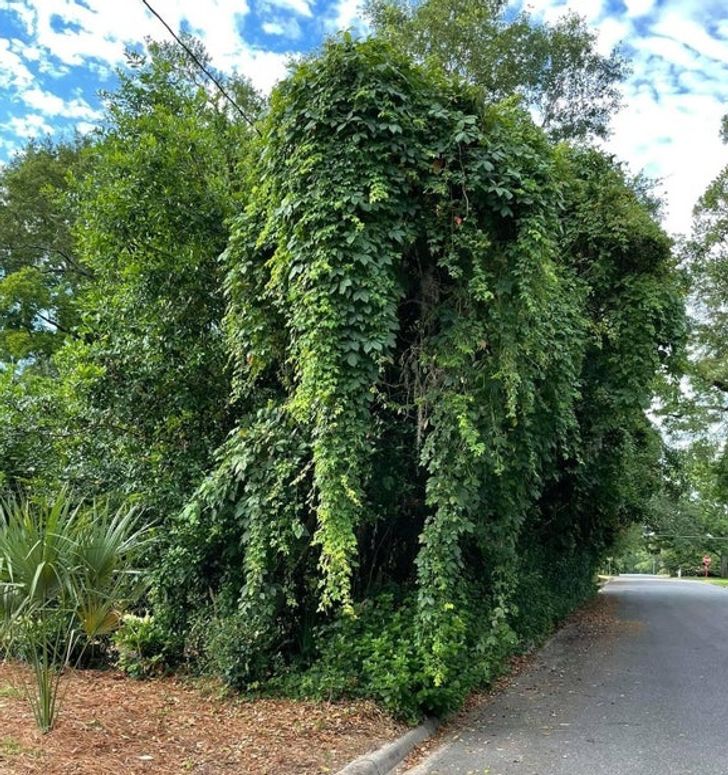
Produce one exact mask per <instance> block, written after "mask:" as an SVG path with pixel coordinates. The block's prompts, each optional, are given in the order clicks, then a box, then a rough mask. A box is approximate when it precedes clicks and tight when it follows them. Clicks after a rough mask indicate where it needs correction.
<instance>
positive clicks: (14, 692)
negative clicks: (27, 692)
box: [0, 684, 23, 700]
mask: <svg viewBox="0 0 728 775" xmlns="http://www.w3.org/2000/svg"><path fill="white" fill-rule="evenodd" d="M22 696H23V692H22V691H21V690H20V689H18V688H17V686H12V685H11V684H0V700H16V699H20V698H22Z"/></svg>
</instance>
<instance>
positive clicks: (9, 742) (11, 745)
mask: <svg viewBox="0 0 728 775" xmlns="http://www.w3.org/2000/svg"><path fill="white" fill-rule="evenodd" d="M26 751H27V749H26V748H25V747H24V746H23V745H22V744H21V743H19V742H18V741H17V740H16V739H15V738H14V737H10V736H9V735H6V736H5V737H2V738H0V756H19V755H20V754H21V753H26Z"/></svg>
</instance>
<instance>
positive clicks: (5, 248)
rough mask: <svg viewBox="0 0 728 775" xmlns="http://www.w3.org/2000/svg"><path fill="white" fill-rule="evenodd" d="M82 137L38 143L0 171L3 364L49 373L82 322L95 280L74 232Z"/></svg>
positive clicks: (0, 346) (0, 338)
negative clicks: (82, 306) (85, 294)
mask: <svg viewBox="0 0 728 775" xmlns="http://www.w3.org/2000/svg"><path fill="white" fill-rule="evenodd" d="M90 142H91V141H90V140H89V139H88V138H82V137H80V136H78V137H75V138H74V139H73V140H71V141H60V142H57V143H55V142H53V141H52V140H51V139H50V138H48V139H46V140H43V141H31V142H30V143H29V144H28V145H27V146H26V147H25V148H23V149H22V150H21V151H20V152H19V153H17V154H16V155H15V157H14V158H13V159H12V160H11V161H10V163H9V164H8V165H7V166H5V167H3V168H2V170H0V361H2V363H4V364H5V365H6V366H9V365H10V364H16V363H18V362H23V363H24V364H25V365H30V364H32V365H34V366H35V367H36V370H48V368H49V359H50V356H51V355H52V354H53V353H54V352H55V351H56V350H58V349H59V348H60V347H61V346H62V345H63V343H64V342H65V341H66V338H67V337H68V336H69V334H70V333H71V332H72V331H73V329H74V328H75V326H76V324H77V322H78V313H77V311H76V309H75V307H74V299H75V297H76V295H77V293H78V291H79V289H80V288H83V287H84V286H85V285H87V284H88V281H89V279H90V278H91V276H92V273H91V271H90V270H89V269H88V267H86V266H84V264H83V262H82V261H81V260H80V259H79V257H78V255H77V251H76V246H75V245H74V242H73V237H72V235H71V229H72V227H73V224H74V222H75V218H76V214H75V205H76V202H75V201H74V198H73V196H71V195H70V185H71V179H72V177H73V176H74V175H80V174H83V173H82V171H83V168H84V163H85V155H84V151H85V149H87V148H88V147H89V145H90Z"/></svg>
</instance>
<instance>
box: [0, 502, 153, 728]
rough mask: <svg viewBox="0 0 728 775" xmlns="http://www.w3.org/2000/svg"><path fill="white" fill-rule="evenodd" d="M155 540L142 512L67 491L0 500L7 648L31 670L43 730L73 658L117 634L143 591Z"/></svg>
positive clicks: (1, 613) (0, 631)
mask: <svg viewBox="0 0 728 775" xmlns="http://www.w3.org/2000/svg"><path fill="white" fill-rule="evenodd" d="M150 540H151V534H150V531H149V529H148V527H145V526H140V525H139V514H138V511H137V510H135V509H129V508H122V509H120V510H117V511H114V510H112V509H111V508H110V507H109V504H108V503H107V502H101V501H95V502H92V503H89V504H83V503H79V502H74V500H73V499H72V498H71V497H70V495H69V494H68V493H67V492H66V491H62V492H61V493H59V494H58V495H57V496H56V497H55V498H54V499H52V500H45V501H43V500H41V501H31V500H22V501H21V500H9V501H6V502H4V503H0V651H2V652H3V653H4V654H5V656H6V657H10V658H15V659H19V660H21V661H23V662H26V663H27V664H28V665H29V666H30V667H31V669H32V675H33V678H34V680H33V682H32V684H31V685H29V686H26V687H24V688H25V689H26V695H27V697H28V699H29V701H30V703H31V706H32V708H33V713H34V715H35V718H36V722H37V724H38V727H39V728H40V729H41V730H42V731H43V732H47V731H49V730H50V729H51V728H52V726H53V723H54V720H55V717H56V714H57V711H58V700H59V691H58V690H59V685H60V683H59V682H60V678H61V674H62V671H63V669H64V668H65V667H67V666H68V665H69V662H70V660H71V655H72V654H76V655H77V660H78V659H80V655H82V654H83V650H84V649H85V647H86V646H87V645H88V644H89V643H91V642H93V640H94V639H96V638H98V637H100V636H102V635H106V634H108V633H110V632H111V631H113V630H114V629H115V628H116V627H117V625H118V623H119V621H120V617H121V613H122V612H123V610H124V609H125V608H126V607H128V605H129V604H130V603H132V602H133V601H134V599H136V598H137V597H138V596H139V594H140V593H141V592H142V591H143V588H144V584H143V582H142V579H141V575H140V572H139V571H138V570H136V569H135V568H134V566H135V563H136V560H137V559H138V557H139V555H140V552H141V551H142V550H143V549H145V548H146V547H147V546H148V543H149V541H150Z"/></svg>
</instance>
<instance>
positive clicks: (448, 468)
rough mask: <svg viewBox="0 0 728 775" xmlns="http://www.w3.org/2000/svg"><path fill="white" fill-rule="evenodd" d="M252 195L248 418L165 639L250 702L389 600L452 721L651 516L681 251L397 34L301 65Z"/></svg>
mask: <svg viewBox="0 0 728 775" xmlns="http://www.w3.org/2000/svg"><path fill="white" fill-rule="evenodd" d="M242 174H245V175H246V176H247V179H248V183H249V192H250V193H249V197H248V201H247V206H246V208H245V210H244V212H243V213H242V214H241V215H240V216H239V217H238V218H237V220H236V221H235V223H234V227H233V236H232V239H231V242H230V244H229V247H228V249H227V251H226V253H225V254H224V260H225V262H226V265H227V267H228V271H229V274H228V278H227V282H226V290H227V295H228V303H229V307H228V312H227V316H226V320H225V327H226V331H227V336H228V342H229V347H230V352H231V354H232V359H233V363H234V366H235V370H236V377H235V391H236V394H235V396H234V400H235V401H236V402H237V403H238V405H239V407H240V408H241V411H242V412H243V414H244V415H245V417H246V419H245V421H244V422H242V423H241V424H240V427H239V428H238V429H237V430H236V431H235V432H234V434H233V435H232V436H231V438H230V439H229V441H228V442H227V444H226V445H225V446H224V447H223V448H222V449H221V450H220V453H219V468H218V469H217V470H216V471H215V472H213V473H212V474H211V475H210V477H209V478H208V479H207V480H206V481H205V482H204V483H203V484H202V486H201V487H200V489H199V491H198V493H197V496H196V497H195V499H194V500H193V501H192V502H191V503H190V504H189V505H188V507H187V508H186V509H185V511H184V512H183V514H182V515H181V516H180V518H179V519H178V521H177V524H176V528H175V530H174V531H173V535H172V537H171V541H170V549H169V551H168V553H167V557H166V560H165V563H164V567H163V570H162V573H161V577H160V583H159V596H160V602H161V603H163V606H164V608H165V610H166V617H167V621H168V624H169V627H170V629H173V630H174V631H175V632H180V633H187V635H186V637H187V642H188V647H189V639H190V635H189V633H190V632H193V631H194V629H195V621H197V622H198V623H199V622H202V623H203V624H202V629H208V627H209V629H210V631H211V632H212V631H214V632H216V633H217V635H216V637H217V641H216V643H217V646H218V647H219V648H220V649H222V650H224V648H228V649H229V650H231V658H230V660H229V662H228V668H229V669H228V670H227V672H229V673H230V675H229V676H228V677H229V678H230V679H231V680H234V681H235V682H237V683H242V684H250V683H251V682H255V681H259V680H260V679H261V678H266V677H270V675H271V673H274V672H276V671H278V672H279V673H280V670H279V668H281V667H282V666H285V665H292V664H294V663H296V660H301V661H302V662H303V663H305V662H306V660H308V663H309V664H310V663H311V662H312V661H314V662H315V659H316V655H317V654H318V655H320V654H321V653H322V651H325V646H324V645H322V642H321V639H322V638H324V639H325V637H326V635H325V633H326V632H330V630H327V629H326V627H327V626H329V625H330V623H331V622H332V621H333V622H336V621H340V622H344V623H345V622H346V621H348V622H349V623H350V624H349V625H346V624H343V625H342V626H351V627H353V628H354V629H356V626H357V625H356V624H355V622H356V621H358V619H357V617H362V616H364V615H365V612H366V606H367V605H369V604H370V603H369V602H368V601H372V600H375V599H377V596H378V595H381V594H382V591H383V590H392V589H395V590H397V591H396V593H395V594H394V598H393V601H394V602H392V603H391V606H392V610H393V611H395V612H396V611H399V613H398V614H396V616H399V617H400V618H399V619H397V621H400V620H401V618H402V617H403V616H404V617H405V618H406V622H407V628H406V636H404V637H406V638H408V639H410V642H409V645H408V651H407V655H408V656H407V659H408V660H409V661H410V662H411V663H412V664H413V665H416V667H415V668H413V669H412V672H411V673H408V678H407V681H409V682H410V683H409V690H410V691H411V692H412V694H413V696H415V697H416V698H417V700H416V702H417V705H418V707H419V708H421V709H427V710H443V709H446V708H448V707H452V706H453V705H454V704H456V703H457V702H458V701H459V699H461V698H462V696H463V694H464V692H466V691H467V689H468V688H469V687H470V686H472V685H474V684H476V683H478V682H479V681H482V680H487V678H488V677H489V676H490V675H491V673H492V666H493V664H494V662H496V661H497V660H498V659H499V658H501V657H502V656H503V655H504V654H505V653H507V652H508V650H509V649H511V648H512V647H513V644H514V643H515V642H516V640H517V639H518V638H521V639H523V638H524V637H526V636H537V635H538V633H539V632H542V631H543V630H545V629H546V628H547V627H548V626H550V625H551V623H552V621H553V619H554V618H556V617H557V616H559V615H563V614H564V613H565V612H566V611H567V610H568V608H569V606H571V605H573V604H574V603H575V602H576V601H577V599H578V598H579V596H580V595H582V594H583V593H584V592H585V590H587V589H588V587H589V585H590V582H591V576H592V574H593V570H594V567H595V563H596V561H597V560H598V558H599V556H600V554H601V553H602V552H603V551H604V550H605V548H606V547H607V546H608V545H609V542H610V541H611V540H612V538H613V537H614V536H615V535H616V533H617V532H618V531H619V529H620V528H621V527H622V526H623V525H625V524H627V523H628V522H629V521H630V520H632V519H634V518H636V517H638V516H639V509H640V508H641V507H642V505H643V503H644V500H643V499H644V497H645V494H646V491H647V490H648V489H649V483H650V475H651V472H654V470H655V469H656V463H657V455H658V452H659V445H658V443H657V442H656V439H655V436H654V432H653V431H652V430H651V428H650V426H649V424H648V422H647V420H646V419H645V415H644V410H645V409H646V408H647V407H648V405H649V402H650V399H651V394H652V386H653V380H654V378H655V375H656V374H657V373H659V372H661V371H662V372H664V371H669V369H670V364H671V362H672V360H673V358H674V354H675V351H676V348H677V346H678V344H679V342H680V339H681V337H682V312H681V310H682V304H681V298H680V293H679V287H678V283H677V280H676V276H675V272H674V268H673V266H672V263H671V259H670V245H669V241H668V240H667V238H666V237H665V235H664V233H663V232H662V231H661V230H660V228H659V227H658V226H657V225H656V224H655V222H654V220H653V219H652V217H651V215H650V213H649V211H648V208H647V207H646V206H645V205H643V204H642V203H641V202H640V201H639V198H638V197H637V195H636V194H635V193H634V192H633V190H632V189H631V188H630V186H629V184H628V181H627V180H626V179H625V176H624V174H623V173H622V171H621V170H620V169H619V167H618V166H617V165H616V164H614V163H613V162H612V161H611V160H610V159H608V158H606V157H604V156H603V155H601V154H600V153H598V152H596V151H593V150H585V149H581V150H579V149H573V148H569V147H567V146H563V145H560V146H556V145H553V144H552V143H550V142H549V141H548V139H547V138H546V136H545V135H544V134H543V133H542V132H541V131H540V130H538V129H537V128H536V127H535V126H534V125H533V123H532V122H531V121H530V119H529V117H528V116H527V115H526V114H525V113H524V112H523V111H522V110H521V109H520V108H519V107H518V105H517V104H514V103H509V102H505V103H501V104H499V105H497V106H495V107H489V108H487V109H486V110H485V112H483V110H482V108H481V107H480V106H479V103H478V100H477V98H476V96H475V95H474V94H471V93H470V92H469V89H468V87H467V86H466V85H464V84H462V83H459V82H457V81H454V80H452V79H446V78H444V77H443V76H442V75H440V74H438V73H436V72H430V71H428V70H427V69H424V68H421V67H417V66H414V65H413V64H411V63H410V62H408V61H407V60H406V59H404V58H403V57H400V56H398V55H397V54H396V53H394V52H392V51H391V50H389V49H388V48H387V47H386V46H385V45H384V44H382V43H380V42H377V41H369V42H365V43H355V42H352V41H351V40H349V39H348V38H344V39H342V40H340V41H338V42H336V43H330V44H328V45H327V47H326V48H325V50H324V52H323V53H322V54H321V55H320V56H319V57H317V58H316V59H312V60H311V61H308V62H305V63H303V64H302V65H300V66H299V67H298V68H297V69H296V71H295V73H294V74H293V75H292V76H291V77H290V78H289V79H288V80H287V81H285V82H284V83H283V84H281V85H280V86H279V87H278V89H277V90H276V91H275V92H274V95H273V97H272V100H271V106H270V110H269V113H268V115H267V117H266V119H265V121H264V123H263V125H262V126H261V137H260V140H259V142H258V144H257V145H256V146H255V147H254V148H253V149H252V151H251V155H250V159H249V164H248V167H247V169H246V170H245V171H244V172H243V173H242ZM565 574H566V575H568V574H571V578H570V580H569V581H568V582H566V583H565V581H564V576H565ZM388 599H389V598H388ZM210 600H214V604H212V603H210ZM555 601H556V602H555ZM558 601H562V604H561V605H559V603H558ZM549 605H550V606H551V608H550V609H549V610H548V614H543V610H546V609H544V606H546V608H548V606H549ZM362 606H364V608H362ZM539 609H542V610H541V614H543V621H541V620H540V619H538V616H539ZM363 612H364V613H363ZM196 617H197V619H196ZM342 617H343V618H342ZM388 621H395V619H392V618H390V619H389V620H388ZM210 622H214V625H213V624H210ZM327 622H328V623H329V625H327ZM321 626H323V629H320V627H321ZM398 626H399V625H398ZM317 628H318V629H317ZM317 638H318V642H316V639H317ZM223 647H224V648H223ZM208 648H210V643H209V642H208ZM352 648H353V647H352ZM393 658H394V657H393ZM466 663H467V666H466V667H464V665H465V664H466ZM397 702H398V700H392V704H394V705H395V706H396V705H397Z"/></svg>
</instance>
